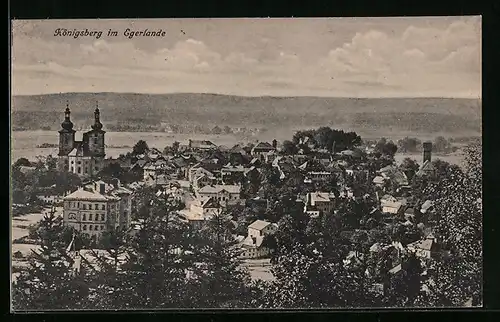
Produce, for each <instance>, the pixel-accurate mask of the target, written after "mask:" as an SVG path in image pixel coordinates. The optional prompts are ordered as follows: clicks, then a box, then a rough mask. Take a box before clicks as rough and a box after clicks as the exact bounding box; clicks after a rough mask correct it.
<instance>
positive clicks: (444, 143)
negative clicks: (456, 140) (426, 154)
mask: <svg viewBox="0 0 500 322" xmlns="http://www.w3.org/2000/svg"><path fill="white" fill-rule="evenodd" d="M432 148H433V150H434V151H436V152H449V150H450V149H451V144H450V142H448V140H446V138H444V137H443V136H438V137H436V139H435V140H434V145H433V147H432Z"/></svg>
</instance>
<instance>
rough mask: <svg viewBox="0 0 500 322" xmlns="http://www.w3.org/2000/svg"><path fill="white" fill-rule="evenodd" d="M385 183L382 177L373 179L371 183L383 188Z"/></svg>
mask: <svg viewBox="0 0 500 322" xmlns="http://www.w3.org/2000/svg"><path fill="white" fill-rule="evenodd" d="M385 181H386V179H385V178H384V177H382V176H376V177H375V178H373V181H372V183H373V184H374V185H375V186H376V187H379V188H383V187H384V185H385Z"/></svg>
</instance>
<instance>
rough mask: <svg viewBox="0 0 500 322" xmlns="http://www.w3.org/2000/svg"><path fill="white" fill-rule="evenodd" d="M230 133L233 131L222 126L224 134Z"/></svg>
mask: <svg viewBox="0 0 500 322" xmlns="http://www.w3.org/2000/svg"><path fill="white" fill-rule="evenodd" d="M232 133H233V130H232V129H231V128H230V127H229V126H227V125H225V126H224V134H232Z"/></svg>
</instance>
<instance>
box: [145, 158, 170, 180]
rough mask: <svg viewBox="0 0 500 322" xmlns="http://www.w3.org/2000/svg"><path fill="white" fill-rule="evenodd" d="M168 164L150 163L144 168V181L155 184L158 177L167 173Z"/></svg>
mask: <svg viewBox="0 0 500 322" xmlns="http://www.w3.org/2000/svg"><path fill="white" fill-rule="evenodd" d="M165 170H166V163H164V162H158V163H157V162H148V163H147V164H146V165H145V166H144V167H143V171H144V175H143V179H144V181H145V182H155V181H156V178H157V176H158V175H160V174H163V173H165Z"/></svg>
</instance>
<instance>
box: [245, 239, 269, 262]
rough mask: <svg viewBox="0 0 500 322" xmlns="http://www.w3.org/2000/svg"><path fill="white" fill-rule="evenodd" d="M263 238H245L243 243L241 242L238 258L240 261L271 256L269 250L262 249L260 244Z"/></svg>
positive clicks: (266, 248)
mask: <svg viewBox="0 0 500 322" xmlns="http://www.w3.org/2000/svg"><path fill="white" fill-rule="evenodd" d="M263 241H264V237H250V236H247V237H246V238H245V239H244V240H243V242H241V244H240V247H241V253H240V255H239V257H240V258H241V259H250V258H263V257H267V256H269V255H270V254H271V250H270V249H269V248H268V247H264V246H263V245H262V242H263Z"/></svg>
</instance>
